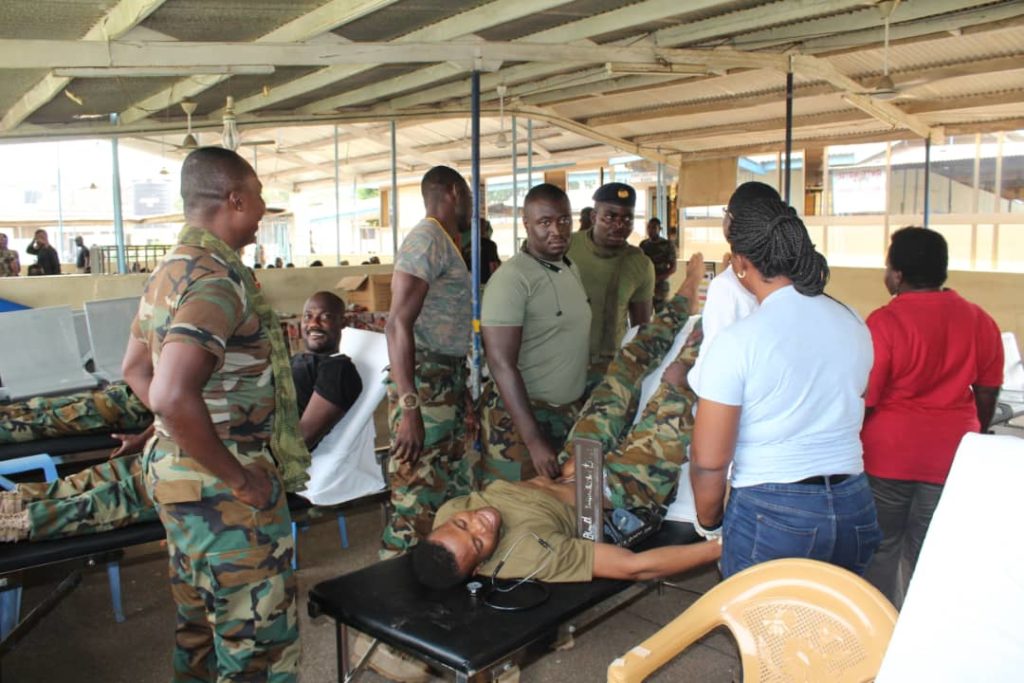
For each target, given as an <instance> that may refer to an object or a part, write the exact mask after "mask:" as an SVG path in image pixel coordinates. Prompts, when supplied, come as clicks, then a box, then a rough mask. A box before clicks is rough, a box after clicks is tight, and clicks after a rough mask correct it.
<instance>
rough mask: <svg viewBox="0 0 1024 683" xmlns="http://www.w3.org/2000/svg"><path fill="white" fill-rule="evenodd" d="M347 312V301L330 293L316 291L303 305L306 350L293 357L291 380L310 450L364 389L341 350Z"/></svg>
mask: <svg viewBox="0 0 1024 683" xmlns="http://www.w3.org/2000/svg"><path fill="white" fill-rule="evenodd" d="M344 314H345V302H343V301H342V300H341V299H340V298H338V296H337V295H335V294H332V293H331V292H317V293H316V294H314V295H313V296H311V297H309V299H307V300H306V304H305V305H304V306H303V308H302V323H301V329H302V341H303V342H305V344H306V352H305V353H300V354H296V355H295V356H293V357H292V379H294V380H295V393H296V396H297V398H298V402H299V413H300V415H302V418H301V419H300V420H299V429H300V431H301V432H302V438H303V439H305V441H306V443H307V444H308V445H309V447H310V449H312V448H313V447H314V446H315V445H316V444H317V443H319V441H320V439H322V438H323V437H324V435H325V434H327V432H329V431H330V430H331V428H332V427H333V426H334V425H335V424H336V423H337V422H338V420H340V419H341V418H342V416H343V415H344V414H345V413H346V412H348V409H349V408H351V407H352V404H353V403H355V402H356V399H357V398H359V394H360V392H361V391H362V390H363V382H362V380H361V379H360V378H359V373H358V372H357V371H356V366H355V365H353V364H352V359H351V358H349V357H348V356H346V355H344V354H339V353H338V346H339V344H340V343H341V330H342V328H343V327H344ZM333 354H337V355H333Z"/></svg>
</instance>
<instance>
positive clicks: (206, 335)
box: [162, 276, 245, 370]
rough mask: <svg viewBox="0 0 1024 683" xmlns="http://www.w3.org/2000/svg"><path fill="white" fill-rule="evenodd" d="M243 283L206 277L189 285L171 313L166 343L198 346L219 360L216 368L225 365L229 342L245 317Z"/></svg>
mask: <svg viewBox="0 0 1024 683" xmlns="http://www.w3.org/2000/svg"><path fill="white" fill-rule="evenodd" d="M244 296H245V294H244V291H243V289H242V285H241V283H235V282H233V281H232V280H231V278H230V277H227V276H211V277H203V278H199V279H198V280H195V281H193V282H192V283H190V284H189V286H188V289H186V290H185V294H184V295H183V296H182V297H181V299H180V301H179V302H178V305H177V307H176V308H175V310H174V311H173V312H172V314H171V318H170V320H169V322H168V325H167V334H166V335H165V336H164V338H163V341H162V344H168V343H170V342H181V343H185V344H195V345H197V346H201V347H202V348H203V349H205V350H206V351H209V352H210V353H212V354H213V355H214V356H215V357H216V358H217V365H216V369H218V370H219V369H220V367H221V366H222V365H223V364H224V349H225V348H226V346H227V340H228V338H230V337H231V335H232V334H233V333H234V331H235V330H236V329H237V328H238V326H239V325H240V324H241V322H242V318H243V316H244V314H245V300H244Z"/></svg>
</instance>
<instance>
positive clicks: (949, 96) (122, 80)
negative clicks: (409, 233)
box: [0, 0, 1024, 182]
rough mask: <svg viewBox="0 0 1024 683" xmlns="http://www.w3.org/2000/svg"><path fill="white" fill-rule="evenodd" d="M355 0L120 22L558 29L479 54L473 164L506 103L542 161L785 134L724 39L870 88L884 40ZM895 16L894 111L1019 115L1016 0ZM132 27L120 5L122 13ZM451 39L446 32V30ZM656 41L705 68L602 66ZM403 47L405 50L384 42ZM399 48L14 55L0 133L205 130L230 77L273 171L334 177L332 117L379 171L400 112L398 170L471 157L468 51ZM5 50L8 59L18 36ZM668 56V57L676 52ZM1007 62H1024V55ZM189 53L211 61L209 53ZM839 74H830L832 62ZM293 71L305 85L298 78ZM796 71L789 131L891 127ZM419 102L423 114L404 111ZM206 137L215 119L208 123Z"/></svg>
mask: <svg viewBox="0 0 1024 683" xmlns="http://www.w3.org/2000/svg"><path fill="white" fill-rule="evenodd" d="M117 4H118V3H117V2H116V1H115V0H103V1H97V0H63V1H60V2H58V1H55V0H5V1H4V2H2V3H0V40H4V39H7V40H19V39H56V40H78V39H80V38H81V36H83V35H84V34H85V33H86V32H87V31H88V30H89V29H90V28H91V27H92V26H94V25H95V24H96V23H97V22H99V21H100V20H101V19H103V18H104V16H105V15H106V14H107V13H108V12H110V10H111V9H112V8H114V7H115V6H116V5H117ZM362 4H365V5H366V6H367V7H368V8H369V9H367V10H366V11H365V12H362V13H359V12H356V14H354V15H352V17H350V18H351V20H350V21H347V23H346V22H344V21H342V20H341V19H340V18H339V19H338V20H337V21H335V22H333V23H332V22H330V21H329V20H327V19H325V18H324V17H325V15H324V13H323V12H321V10H322V9H323V8H328V7H333V6H332V5H330V4H328V1H327V0H296V1H293V2H281V1H280V0H165V1H164V2H163V3H162V4H160V5H159V7H158V8H157V9H156V10H155V11H153V12H152V13H151V14H150V15H149V16H144V17H141V18H140V20H139V21H138V22H137V25H138V28H139V30H137V31H136V33H135V34H131V33H129V39H130V40H132V41H134V44H136V45H145V44H146V43H145V41H148V40H152V39H153V38H155V37H157V36H154V34H153V33H152V32H153V31H156V32H159V33H161V34H164V35H165V36H167V37H170V38H172V39H177V40H185V41H198V42H204V43H209V44H210V45H209V48H206V47H205V46H204V47H203V48H202V50H201V54H202V55H203V56H204V57H208V59H209V60H210V61H211V62H215V64H212V65H208V66H220V64H218V62H221V61H224V60H226V59H228V58H229V57H227V56H223V57H222V55H232V54H235V53H234V52H232V49H233V48H234V47H235V46H234V44H236V43H245V42H248V41H252V40H255V39H256V38H259V37H260V36H264V35H266V34H267V33H269V32H271V31H273V30H275V29H277V28H279V27H281V26H284V25H286V24H288V23H289V22H293V21H296V20H299V21H300V22H301V21H302V20H303V17H307V15H309V13H311V12H316V14H315V15H314V16H316V17H317V18H318V20H319V21H318V22H316V23H310V26H311V27H313V26H315V27H316V29H319V30H321V31H322V30H324V29H329V33H328V34H326V35H323V36H319V37H318V36H314V35H312V34H311V33H310V34H309V35H307V36H306V37H307V38H309V39H314V38H316V39H317V40H319V41H320V42H319V43H318V44H320V45H322V46H323V49H322V54H332V53H333V52H335V51H340V50H343V49H345V45H346V44H347V43H348V42H349V41H355V42H357V43H358V42H367V41H391V40H394V39H396V38H400V37H402V36H408V35H409V34H410V33H411V32H414V31H417V30H420V29H424V28H426V27H432V26H438V25H441V26H443V27H444V28H445V32H444V33H445V35H446V36H451V37H452V40H454V39H455V38H456V37H458V36H460V35H467V34H468V35H469V36H471V37H475V38H476V39H479V40H480V41H481V43H480V44H481V46H483V47H482V48H481V49H487V48H488V47H489V46H495V45H496V46H501V45H503V43H502V42H501V41H521V40H522V39H524V38H526V39H529V37H530V36H533V35H536V34H538V33H541V35H542V37H543V38H544V40H546V41H548V42H549V43H550V42H551V41H555V42H554V43H552V44H551V45H550V46H544V47H538V48H537V49H536V51H535V54H533V55H531V56H533V57H534V58H536V59H537V61H532V62H522V61H520V62H514V61H506V62H505V63H502V64H495V63H492V62H490V61H487V60H486V59H485V60H484V61H483V62H481V63H479V66H480V67H481V68H482V69H483V73H482V74H481V82H482V84H483V92H482V94H483V98H484V102H483V106H484V118H483V120H482V122H481V129H482V133H483V136H484V137H483V144H482V153H483V157H484V164H485V167H487V166H488V165H490V167H496V165H498V164H503V163H507V160H508V155H509V154H510V151H509V149H508V148H507V147H503V148H499V147H497V146H496V145H495V142H496V140H497V132H498V131H499V130H501V129H502V127H503V128H504V130H505V131H506V132H508V130H509V128H510V126H511V122H510V117H511V115H512V114H517V115H518V117H519V123H520V131H521V132H522V133H523V137H525V128H524V124H525V121H526V118H527V117H528V116H532V117H533V119H534V121H535V132H536V140H537V147H538V150H539V151H538V153H539V154H540V157H541V159H554V160H556V161H559V162H561V161H562V160H572V158H573V155H574V154H575V155H577V157H578V158H580V159H588V160H590V159H594V158H595V155H597V156H600V154H602V153H604V154H606V155H608V156H611V155H616V154H621V153H622V151H623V150H625V151H627V152H629V153H636V152H639V153H640V154H642V155H647V156H649V157H656V158H662V159H668V160H672V159H679V158H682V157H680V156H679V154H686V153H691V152H694V153H700V154H710V153H714V151H715V150H723V153H733V152H734V151H735V150H737V149H743V148H749V149H756V148H762V147H765V146H771V145H775V144H778V143H779V142H780V141H781V139H782V137H783V127H782V123H781V121H782V119H783V116H784V88H785V74H784V73H783V72H782V71H779V70H774V69H769V68H750V66H753V67H759V66H761V64H762V63H763V61H764V57H763V56H758V55H757V54H752V58H753V59H758V60H761V61H760V62H758V63H755V64H751V65H747V66H746V68H740V67H739V66H732V67H728V68H727V67H726V66H722V65H721V63H720V62H721V59H720V58H721V56H722V55H721V54H720V53H719V54H716V52H715V49H716V48H717V47H720V46H721V47H729V46H733V47H738V48H749V49H756V50H758V51H760V52H761V53H763V55H778V54H782V53H784V52H786V51H794V52H798V53H807V54H813V55H817V58H818V59H819V60H822V63H823V64H824V65H825V66H826V67H833V68H835V69H836V70H837V71H838V73H839V74H841V75H846V76H850V77H852V78H854V79H856V80H857V81H858V85H857V86H856V88H855V90H856V92H859V93H871V92H873V91H872V90H871V87H872V85H873V84H874V82H875V81H876V80H877V78H878V76H879V75H880V74H881V73H882V70H883V64H884V61H885V58H886V56H885V52H884V50H883V48H882V45H881V26H882V19H881V15H880V13H879V12H878V11H877V9H876V8H874V7H869V6H867V5H866V4H865V2H864V1H863V0H835V1H834V2H829V3H807V2H803V1H802V0H694V1H693V2H689V3H676V4H672V3H668V2H666V1H665V0H634V1H632V2H621V1H618V2H616V1H613V0H562V1H559V0H550V2H545V1H544V0H519V3H518V4H517V3H511V2H508V1H507V0H396V1H394V2H390V3H389V2H386V0H382V1H381V2H378V3H376V4H372V6H371V3H370V2H369V1H368V0H359V2H356V0H353V2H352V3H350V4H348V5H344V3H338V6H337V8H334V9H335V11H336V12H341V11H351V10H355V9H357V8H358V7H359V6H360V5H362ZM337 16H339V17H340V16H341V15H340V14H339V15H337ZM307 18H308V17H307ZM439 22H443V24H439ZM892 22H893V25H892V29H893V30H892V34H893V41H892V45H891V46H890V49H889V53H888V60H889V65H890V72H891V74H892V76H893V78H894V80H895V81H896V84H897V90H898V96H897V97H896V98H895V99H891V100H887V101H886V103H885V104H883V105H881V106H882V107H883V108H885V107H895V108H896V109H888V111H889V112H894V111H895V112H896V113H897V114H899V111H900V110H902V111H904V112H907V113H909V114H910V115H912V116H916V117H917V118H916V119H904V120H903V121H902V123H901V124H900V125H907V126H911V125H913V126H916V125H917V124H918V123H920V124H921V125H929V126H943V125H955V126H958V130H969V129H970V127H971V126H972V125H973V126H977V127H979V129H987V127H988V126H989V125H990V124H991V122H992V121H1005V122H1006V123H1005V125H1007V126H1010V127H1017V126H1022V125H1024V123H1021V122H1020V121H1019V120H1017V121H1015V119H1018V118H1021V119H1024V115H1022V114H1021V113H1020V112H1022V111H1024V109H1022V106H1021V105H1022V104H1024V3H1021V2H1019V1H1013V0H1002V1H999V0H963V2H960V3H949V2H945V1H943V2H935V3H928V2H925V1H924V0H905V1H904V2H902V3H900V4H899V6H898V7H897V10H896V11H895V12H894V13H893V16H892ZM335 24H337V25H335ZM129 28H131V25H130V23H129V25H128V26H127V27H126V28H125V30H127V29H129ZM142 29H146V30H148V31H149V33H146V31H144V30H142ZM308 30H309V31H312V32H315V30H314V29H313V28H309V29H308ZM122 33H123V32H122ZM332 34H333V35H332ZM119 35H121V34H119ZM560 36H564V41H563V43H561V44H560V43H558V42H557V41H558V39H559V37H560ZM452 40H448V41H444V42H443V43H442V44H443V45H445V46H447V45H449V44H451V43H452ZM595 44H600V45H603V46H606V47H607V50H606V51H605V53H602V54H601V55H598V56H597V57H596V60H597V61H593V62H580V61H571V60H569V59H567V58H562V57H560V56H559V55H560V53H559V52H558V50H559V48H560V47H562V45H595ZM651 45H660V46H686V45H688V46H700V47H701V49H702V50H703V52H700V53H699V54H701V55H703V57H704V58H705V59H708V60H710V61H709V64H710V69H709V71H708V73H706V74H703V75H684V74H671V75H667V76H666V75H651V74H650V73H644V71H643V70H642V69H639V70H638V68H637V65H630V64H615V65H613V67H614V68H613V70H614V71H616V73H614V74H613V73H610V72H609V71H608V70H607V69H606V61H610V60H613V59H614V56H612V55H614V53H613V52H612V48H613V47H620V46H651ZM2 47H3V46H2V45H0V48H2ZM395 49H396V50H397V49H401V48H400V47H398V46H397V44H396V48H395ZM405 49H406V50H407V52H406V53H402V54H401V55H400V58H399V61H398V62H397V63H386V64H367V65H363V66H358V67H354V68H343V69H332V70H329V71H326V72H325V71H324V69H323V68H322V67H320V66H316V65H312V64H307V65H295V64H293V63H288V62H285V61H284V58H283V57H278V55H283V53H282V52H281V51H280V50H279V49H278V46H275V45H268V46H266V49H265V50H264V51H263V52H262V53H261V54H265V55H266V61H267V65H268V66H273V67H275V68H274V71H273V73H267V74H262V75H239V76H234V77H230V78H212V77H211V78H208V79H207V80H209V82H210V83H209V84H208V85H206V86H201V87H199V86H196V85H195V83H196V82H197V81H196V80H195V79H192V80H185V79H184V77H185V76H186V74H185V73H184V72H182V73H180V74H178V75H173V74H172V75H168V76H166V77H153V76H151V75H150V76H148V77H139V76H135V75H132V74H131V73H119V74H116V75H110V76H104V77H100V78H84V77H79V78H74V79H72V80H71V81H70V83H69V84H68V85H67V87H66V88H63V87H58V88H54V89H51V90H48V91H43V92H44V96H42V97H40V98H36V97H35V96H34V95H32V96H29V95H28V93H30V92H31V91H32V88H33V86H35V85H36V84H38V83H39V82H40V81H41V79H42V78H43V77H44V76H45V75H46V73H47V72H46V70H42V69H38V68H27V67H24V68H17V69H11V68H7V69H4V70H3V71H4V73H3V74H2V76H0V112H7V114H5V115H6V117H7V118H5V120H4V123H2V124H0V140H2V139H3V138H5V137H18V136H19V135H29V134H30V135H48V134H61V133H65V132H68V131H70V132H71V133H73V134H80V135H92V134H95V133H96V132H104V131H109V130H110V129H109V127H108V125H107V124H105V123H102V121H89V120H83V119H82V118H81V117H83V116H90V115H95V116H98V117H107V116H108V115H109V113H111V112H129V113H134V112H136V111H138V110H139V108H140V107H141V108H144V109H145V111H144V112H143V117H142V118H141V119H140V120H134V119H135V118H137V117H135V116H134V115H133V116H131V117H129V118H130V119H133V120H129V121H128V122H127V123H126V124H124V125H123V126H122V128H121V130H120V131H119V132H121V133H125V134H132V133H138V134H147V135H148V136H149V137H148V142H146V143H144V144H154V143H153V140H155V139H159V138H161V137H162V138H164V139H167V140H170V139H174V140H180V138H179V137H178V136H180V135H183V134H184V116H183V113H182V110H181V107H180V101H181V99H182V98H183V97H185V96H186V95H187V96H188V97H189V98H190V99H191V100H193V101H194V102H196V103H197V105H198V106H197V112H196V121H195V123H196V128H197V129H202V130H204V131H208V130H212V129H216V128H218V127H219V120H218V119H217V116H219V111H220V110H221V108H222V107H223V106H224V102H225V98H226V97H227V96H228V95H232V96H234V97H235V99H236V100H238V101H245V102H246V103H247V104H246V106H245V107H244V109H245V110H244V111H241V112H240V115H239V125H240V128H241V130H242V137H243V141H248V142H254V141H268V142H272V143H273V144H267V145H261V146H260V147H259V152H258V154H259V155H260V159H261V170H262V169H266V170H267V173H268V174H269V175H270V176H271V177H273V176H274V175H276V174H281V176H282V178H289V179H291V181H292V182H300V181H304V180H317V179H320V178H327V177H330V176H331V174H333V161H332V160H333V135H332V131H333V129H332V127H331V126H332V124H333V123H334V122H338V123H339V124H340V126H341V128H340V132H341V134H342V135H343V137H344V142H343V145H342V146H343V153H344V155H345V158H346V162H345V163H346V164H348V165H349V166H351V167H352V168H356V169H358V170H359V172H360V173H361V174H364V175H368V176H373V175H374V174H381V173H384V172H386V171H387V169H388V167H389V163H390V159H389V157H390V155H389V154H388V153H387V151H388V143H389V140H388V134H387V122H388V121H389V120H390V119H391V118H393V117H394V118H396V120H397V121H398V127H399V129H398V140H399V147H400V149H399V159H400V163H401V164H402V168H403V172H406V173H408V172H411V170H410V169H412V170H415V169H417V168H419V167H420V166H424V167H425V166H426V165H429V164H431V163H436V162H438V161H446V160H450V161H452V163H463V162H464V161H465V160H466V159H467V158H468V156H469V140H468V137H469V123H468V111H469V100H468V95H469V71H468V69H469V67H470V65H469V63H468V62H462V63H458V64H454V65H453V64H452V63H451V62H443V63H434V64H429V63H420V62H412V61H404V60H405V58H406V55H409V57H410V58H411V57H412V56H413V55H414V54H415V51H416V50H417V49H419V48H416V47H409V48H405ZM453 50H454V48H453ZM7 54H11V55H14V56H13V57H12V59H14V58H16V53H14V52H9V53H7ZM54 54H55V55H56V56H55V57H54V60H55V61H54V62H53V64H52V66H53V67H69V66H75V65H76V62H75V61H74V60H75V59H77V57H75V56H74V54H75V53H74V52H73V50H72V47H71V46H69V47H68V48H67V49H66V50H56V51H55V52H54ZM65 54H67V55H72V56H71V57H67V56H63V55H65ZM604 54H607V55H609V57H607V58H605V57H604ZM663 56H664V53H663ZM668 56H669V57H670V58H672V57H673V56H674V53H668ZM517 58H518V59H522V56H518V57H517ZM643 59H644V60H645V61H644V62H642V63H641V64H640V65H639V66H641V67H644V69H647V70H650V69H656V68H664V67H665V62H664V61H662V62H658V61H657V60H656V59H655V58H654V56H653V54H651V53H645V56H644V57H643ZM1014 60H1020V66H1017V63H1016V62H1015V61H1014ZM196 61H197V63H198V62H203V57H201V58H200V59H198V60H196ZM13 64H15V63H14V62H12V64H11V65H13ZM438 64H442V65H443V66H438ZM0 66H3V65H2V64H0ZM8 66H10V65H8ZM152 66H154V67H158V66H160V65H156V64H155V65H152ZM198 66H200V67H201V66H204V64H201V63H200V64H198ZM495 68H497V69H498V70H497V71H494V69H495ZM200 70H201V69H200ZM631 71H633V72H635V73H631ZM325 73H328V74H336V75H332V76H325V75H324V74H325ZM300 79H302V80H300ZM833 80H835V81H836V83H839V81H838V80H837V78H834V79H833ZM58 83H60V81H58ZM305 83H309V84H310V85H308V86H306V85H303V86H302V87H299V86H298V85H296V84H305ZM795 84H796V90H795V100H794V114H795V117H796V119H795V121H796V123H797V129H796V130H795V132H794V137H795V139H796V140H797V141H801V140H813V141H815V142H817V141H819V140H825V139H828V138H829V136H831V137H832V138H833V139H835V140H845V139H861V138H863V137H864V136H870V135H873V134H877V135H879V136H883V137H887V136H889V135H891V134H892V131H893V125H892V124H891V123H890V122H888V121H886V122H882V121H879V120H878V119H876V118H871V117H870V116H869V115H868V114H866V113H863V112H861V110H860V109H857V108H856V107H854V106H853V105H852V104H851V103H850V102H847V101H845V100H844V99H843V91H842V88H840V87H836V86H835V85H829V84H827V83H825V82H824V81H822V78H821V77H820V76H818V75H815V74H813V73H811V72H806V71H804V70H803V67H802V66H801V67H800V68H798V69H797V73H796V76H795ZM500 85H506V86H508V87H509V95H510V97H509V98H507V99H506V101H505V105H506V107H507V110H508V115H507V116H506V117H505V120H504V124H502V122H501V121H499V118H498V116H497V111H496V104H497V102H496V88H497V87H498V86H500ZM65 92H70V94H71V95H73V97H69V96H66V95H65V94H64V93H65ZM338 96H346V97H345V101H346V102H347V103H349V104H344V105H343V106H340V107H339V106H337V102H336V101H335V100H334V99H332V98H337V97H338ZM150 99H152V100H153V101H152V102H151V101H149V100H150ZM325 100H328V101H327V102H324V101H325ZM16 104H17V105H18V106H17V107H15V105H16ZM532 107H539V108H532ZM23 110H24V111H25V112H26V113H27V118H25V120H24V122H22V121H21V118H22V117H21V116H20V115H19V116H17V117H15V116H14V113H11V112H20V111H23ZM309 112H315V113H309ZM413 115H415V116H416V117H417V118H415V119H409V117H410V116H413ZM432 118H433V120H431V119H432ZM315 123H320V124H321V125H315ZM323 124H326V125H323ZM283 126H284V127H283ZM904 134H905V135H906V136H907V137H913V136H914V134H912V133H909V132H908V133H904ZM203 137H204V140H208V139H212V138H213V137H214V136H212V135H210V134H208V133H206V132H204V133H203ZM666 155H667V156H666ZM265 158H266V159H267V160H266V165H264V159H265ZM271 160H272V161H271Z"/></svg>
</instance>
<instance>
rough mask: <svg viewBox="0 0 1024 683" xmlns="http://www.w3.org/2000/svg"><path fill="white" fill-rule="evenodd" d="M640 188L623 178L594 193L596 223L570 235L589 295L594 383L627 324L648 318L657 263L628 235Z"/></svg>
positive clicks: (590, 382)
mask: <svg viewBox="0 0 1024 683" xmlns="http://www.w3.org/2000/svg"><path fill="white" fill-rule="evenodd" d="M635 205H636V191H635V190H634V189H633V188H632V187H630V186H629V185H626V184H624V183H608V184H606V185H602V186H601V187H599V188H598V189H597V192H595V193H594V227H593V228H591V229H590V230H588V231H587V232H577V233H575V234H574V235H573V236H572V242H571V244H570V246H569V258H570V259H571V260H572V261H573V262H574V263H576V265H577V267H578V268H579V269H580V275H581V276H582V278H583V287H584V289H585V290H586V292H587V297H588V298H589V299H590V311H591V323H590V368H589V370H588V373H587V386H588V387H593V386H595V385H596V384H597V383H598V382H599V381H600V380H601V377H603V375H604V371H605V369H606V368H607V367H608V364H609V363H610V362H611V360H612V358H614V357H615V352H616V351H617V350H618V348H619V345H620V342H621V341H622V336H623V335H624V334H625V332H626V329H627V322H628V324H629V325H642V324H643V323H646V322H648V321H650V319H651V308H652V303H651V302H652V301H653V298H654V265H653V264H652V263H651V260H650V259H649V258H647V256H646V255H645V254H644V253H643V252H642V251H641V250H640V249H639V248H637V247H634V246H632V245H631V244H629V243H627V242H626V240H627V238H628V237H629V236H630V234H631V233H632V232H633V208H634V206H635Z"/></svg>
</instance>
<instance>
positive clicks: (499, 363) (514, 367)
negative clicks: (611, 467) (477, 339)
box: [483, 325, 559, 479]
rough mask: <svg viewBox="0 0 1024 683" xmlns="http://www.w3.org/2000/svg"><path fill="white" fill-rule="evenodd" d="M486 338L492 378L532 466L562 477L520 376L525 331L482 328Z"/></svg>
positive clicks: (552, 450) (491, 327) (544, 474)
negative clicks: (520, 356)
mask: <svg viewBox="0 0 1024 683" xmlns="http://www.w3.org/2000/svg"><path fill="white" fill-rule="evenodd" d="M483 335H484V345H485V347H486V348H487V367H489V368H490V369H491V376H492V377H494V381H495V383H496V384H497V385H498V390H499V392H500V393H501V400H502V401H503V402H504V403H505V408H506V409H507V410H508V414H509V415H510V416H511V417H512V423H513V424H514V425H515V426H516V431H517V432H519V437H520V438H521V439H522V440H523V443H525V444H526V448H527V450H529V451H530V459H531V460H533V466H534V468H535V469H536V470H537V473H538V474H540V475H541V476H544V477H548V478H549V479H554V478H555V477H557V476H558V475H559V467H558V460H557V456H556V454H555V450H554V449H553V448H552V447H551V444H549V443H548V442H547V439H545V438H544V434H543V433H542V432H541V430H540V427H539V426H538V425H537V420H536V418H535V417H534V416H533V411H532V410H530V397H529V396H528V395H527V393H526V384H525V383H524V382H523V376H522V374H521V373H520V372H519V349H520V346H521V345H522V340H523V328H522V327H512V326H508V327H506V326H492V325H488V326H486V327H484V328H483Z"/></svg>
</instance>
